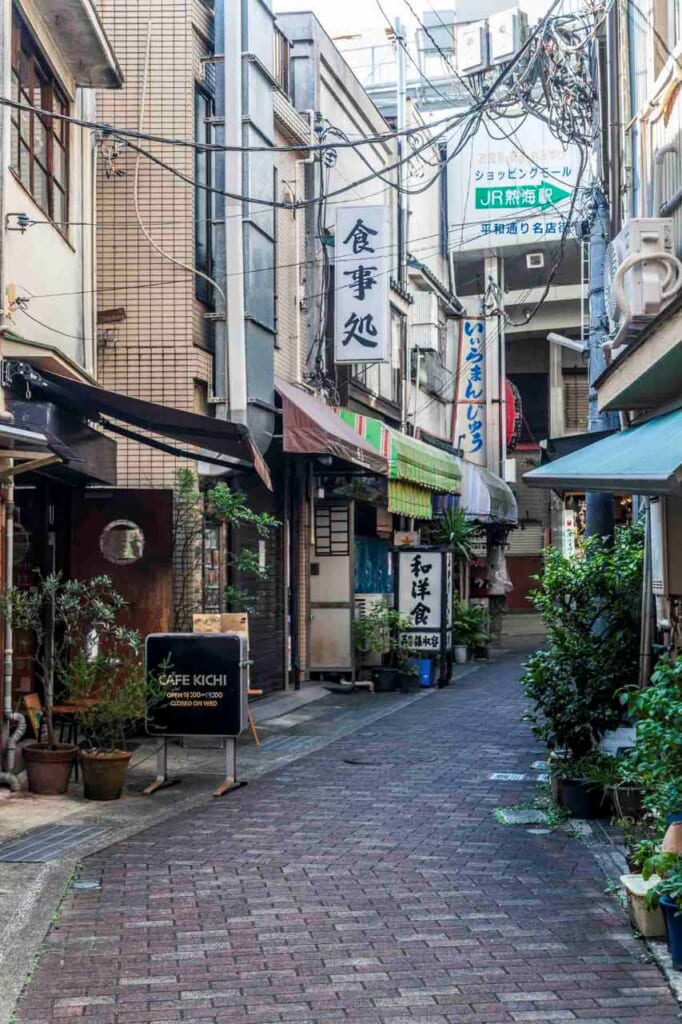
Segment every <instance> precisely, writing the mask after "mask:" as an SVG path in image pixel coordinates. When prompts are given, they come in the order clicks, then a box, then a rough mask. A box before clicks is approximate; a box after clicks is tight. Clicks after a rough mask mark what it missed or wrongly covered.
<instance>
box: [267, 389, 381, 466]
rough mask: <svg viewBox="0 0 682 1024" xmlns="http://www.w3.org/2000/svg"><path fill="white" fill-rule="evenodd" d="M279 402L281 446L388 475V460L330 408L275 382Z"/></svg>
mask: <svg viewBox="0 0 682 1024" xmlns="http://www.w3.org/2000/svg"><path fill="white" fill-rule="evenodd" d="M275 390H276V391H277V394H278V395H279V396H280V398H281V399H282V419H283V434H284V442H283V447H284V451H285V452H291V453H292V454H295V455H334V456H336V458H337V459H344V460H345V461H346V462H352V463H353V464H354V465H356V466H362V468H363V469H367V470H369V471H370V472H372V473H379V474H381V475H382V476H388V461H387V459H386V458H384V456H383V455H382V454H381V453H380V452H378V451H377V450H376V448H373V447H372V445H371V444H369V442H368V441H365V439H364V437H360V435H359V434H357V433H356V432H355V431H354V430H353V429H352V428H351V427H349V426H348V424H346V423H344V422H343V420H342V419H340V418H339V417H338V416H337V415H336V413H335V412H334V410H333V409H331V408H330V407H329V406H328V405H325V404H324V402H321V401H320V400H319V399H318V398H315V396H314V395H311V394H310V392H308V391H305V390H304V389H303V388H300V387H297V386H296V385H295V384H286V383H285V382H284V381H281V380H278V379H276V380H275Z"/></svg>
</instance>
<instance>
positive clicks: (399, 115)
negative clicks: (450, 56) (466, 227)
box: [393, 18, 419, 430]
mask: <svg viewBox="0 0 682 1024" xmlns="http://www.w3.org/2000/svg"><path fill="white" fill-rule="evenodd" d="M393 32H394V34H395V60H396V128H397V129H398V137H397V156H398V167H397V169H396V180H397V184H398V193H397V210H398V259H397V267H398V275H397V276H398V281H399V282H400V284H401V285H405V284H406V282H407V225H408V202H409V198H408V196H407V193H406V191H405V179H406V173H405V147H406V145H407V143H406V141H405V140H406V138H407V136H406V135H405V134H404V133H405V129H406V128H407V67H406V59H407V54H406V52H405V47H406V46H407V43H406V41H405V37H404V35H403V26H402V22H401V20H400V18H396V19H395V21H394V22H393ZM400 361H401V362H402V364H403V368H404V370H403V374H402V378H403V380H402V386H401V388H400V401H401V406H402V409H401V415H400V426H401V429H402V430H405V428H406V426H407V419H408V405H409V395H410V389H409V381H410V378H411V365H410V350H409V345H408V342H407V331H406V330H402V331H401V339H400ZM414 383H415V394H416V395H417V396H418V395H419V359H417V377H416V380H415V382H414ZM416 427H417V398H415V414H414V428H415V430H416Z"/></svg>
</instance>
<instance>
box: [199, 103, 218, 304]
mask: <svg viewBox="0 0 682 1024" xmlns="http://www.w3.org/2000/svg"><path fill="white" fill-rule="evenodd" d="M212 117H213V99H212V97H211V96H210V95H209V94H208V93H207V92H205V91H204V90H203V89H202V88H200V86H198V85H195V87H194V139H195V141H196V142H200V143H203V144H207V145H208V144H210V143H211V142H212V141H213V132H212V126H211V120H210V119H211V118H212ZM211 163H212V160H211V154H210V153H209V152H207V150H205V149H197V150H196V155H195V166H194V177H195V181H196V183H197V187H196V188H195V190H194V265H195V267H196V268H197V270H200V271H201V272H202V273H203V274H208V276H209V277H211V276H212V275H213V245H212V240H213V226H212V218H213V201H212V193H211V192H210V191H209V189H210V188H211V183H212V174H211ZM202 185H203V186H204V187H203V188H202V187H200V186H202ZM194 290H195V295H196V297H197V298H198V299H199V301H200V302H203V303H205V304H206V305H207V306H211V307H212V306H213V301H214V300H213V287H212V285H211V283H210V282H209V281H207V280H206V278H205V277H199V275H198V274H197V276H196V277H195V289H194Z"/></svg>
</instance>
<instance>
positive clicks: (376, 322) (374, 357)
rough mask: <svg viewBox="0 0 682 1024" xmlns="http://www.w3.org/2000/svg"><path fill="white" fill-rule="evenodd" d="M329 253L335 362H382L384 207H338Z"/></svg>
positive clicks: (387, 261)
mask: <svg viewBox="0 0 682 1024" xmlns="http://www.w3.org/2000/svg"><path fill="white" fill-rule="evenodd" d="M335 249H336V252H335V260H334V262H335V282H334V288H335V291H334V303H335V318H334V353H335V354H334V358H335V361H336V362H337V363H377V362H380V363H384V362H386V361H387V360H388V359H389V358H390V353H391V320H390V306H389V279H390V268H391V224H390V210H389V208H388V207H387V206H340V207H339V208H338V210H337V213H336V242H335Z"/></svg>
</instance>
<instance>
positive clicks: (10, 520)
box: [2, 477, 14, 721]
mask: <svg viewBox="0 0 682 1024" xmlns="http://www.w3.org/2000/svg"><path fill="white" fill-rule="evenodd" d="M4 563H5V565H4V569H5V590H8V589H9V588H10V587H11V586H12V579H13V576H14V480H13V479H12V477H10V478H9V480H8V482H7V500H6V501H5V558H4ZM3 642H4V652H3V671H2V711H3V717H4V719H5V720H6V721H9V719H10V718H11V717H12V662H13V656H14V651H13V650H12V623H11V620H10V618H9V616H5V623H4V637H3Z"/></svg>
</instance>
